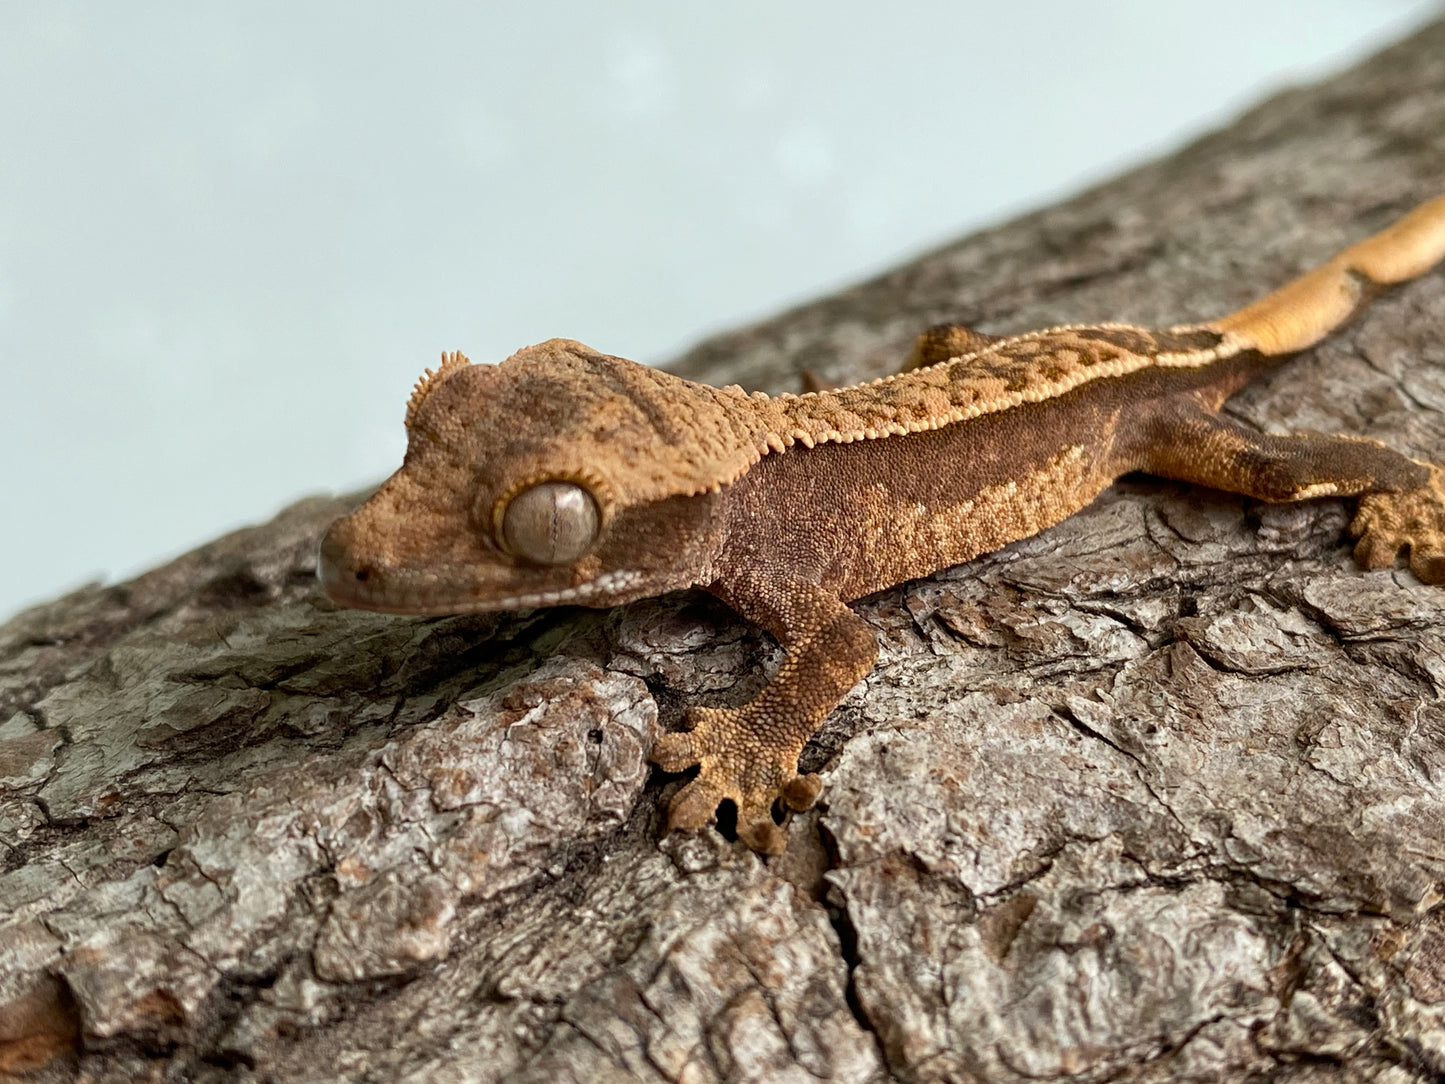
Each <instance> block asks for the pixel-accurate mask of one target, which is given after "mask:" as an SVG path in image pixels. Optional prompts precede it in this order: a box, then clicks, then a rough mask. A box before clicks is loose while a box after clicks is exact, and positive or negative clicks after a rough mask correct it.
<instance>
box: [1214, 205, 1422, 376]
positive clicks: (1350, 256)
mask: <svg viewBox="0 0 1445 1084" xmlns="http://www.w3.org/2000/svg"><path fill="white" fill-rule="evenodd" d="M1442 259H1445V196H1436V197H1435V198H1434V199H1432V200H1430V201H1429V202H1427V203H1423V204H1421V205H1420V206H1419V207H1417V208H1415V210H1413V211H1411V212H1410V213H1409V214H1408V215H1406V216H1405V217H1404V218H1402V219H1400V220H1399V221H1398V222H1396V223H1395V224H1394V225H1393V226H1390V227H1389V228H1388V229H1385V230H1382V231H1380V232H1379V233H1377V234H1375V235H1374V236H1372V237H1367V238H1365V239H1364V240H1363V241H1360V242H1358V243H1357V244H1354V245H1351V246H1350V247H1349V248H1347V249H1345V250H1344V251H1343V252H1341V253H1340V254H1339V255H1337V256H1336V257H1335V258H1334V259H1332V260H1330V261H1329V262H1328V263H1326V264H1323V265H1321V266H1320V267H1317V268H1315V269H1314V270H1313V271H1310V272H1308V273H1307V274H1304V275H1301V276H1300V277H1299V278H1297V279H1295V280H1294V281H1293V282H1290V283H1287V284H1286V285H1284V286H1282V287H1280V288H1279V289H1278V290H1276V291H1274V293H1272V294H1269V295H1268V296H1267V297H1263V298H1261V299H1260V300H1258V301H1256V302H1254V304H1252V305H1247V306H1246V307H1244V308H1242V309H1240V310H1239V311H1238V312H1233V313H1230V314H1229V315H1228V316H1225V317H1222V318H1220V319H1218V320H1213V321H1210V322H1209V323H1206V324H1203V325H1196V326H1203V327H1206V328H1209V329H1210V330H1212V331H1218V332H1220V333H1222V334H1224V335H1227V336H1229V337H1231V338H1233V339H1234V340H1235V341H1236V342H1238V343H1239V344H1240V345H1241V346H1243V347H1244V348H1245V349H1247V350H1254V351H1257V352H1258V353H1260V354H1264V355H1265V356H1266V357H1272V356H1277V355H1281V354H1293V353H1295V352H1296V351H1299V350H1304V349H1305V348H1307V347H1310V346H1313V345H1314V344H1315V343H1317V342H1319V341H1320V340H1321V339H1323V338H1324V337H1325V336H1326V335H1328V334H1329V333H1330V332H1332V331H1334V330H1335V329H1336V328H1338V327H1340V326H1341V325H1343V324H1344V323H1346V322H1347V321H1348V320H1349V319H1350V317H1351V316H1353V315H1354V314H1355V312H1356V311H1358V310H1359V309H1360V307H1361V306H1363V305H1364V304H1365V303H1366V302H1367V301H1369V300H1370V298H1371V297H1373V296H1374V295H1375V294H1376V293H1378V292H1379V291H1380V290H1381V289H1383V288H1384V287H1386V286H1391V285H1393V284H1395V283H1397V282H1404V281H1406V280H1407V279H1413V278H1417V277H1419V276H1420V275H1423V274H1424V273H1425V272H1426V271H1429V270H1430V269H1431V268H1432V267H1434V266H1435V265H1436V264H1437V263H1439V262H1440V261H1441V260H1442Z"/></svg>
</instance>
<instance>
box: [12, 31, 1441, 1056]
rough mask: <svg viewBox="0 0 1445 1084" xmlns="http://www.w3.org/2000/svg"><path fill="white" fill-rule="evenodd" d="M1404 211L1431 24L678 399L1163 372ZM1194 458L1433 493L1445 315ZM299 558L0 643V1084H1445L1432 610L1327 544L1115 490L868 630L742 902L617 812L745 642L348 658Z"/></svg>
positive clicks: (1338, 535)
mask: <svg viewBox="0 0 1445 1084" xmlns="http://www.w3.org/2000/svg"><path fill="white" fill-rule="evenodd" d="M923 183H946V179H942V180H940V179H938V178H933V179H929V180H927V181H926V182H923ZM1442 189H1445V22H1441V23H1436V24H1435V25H1433V26H1431V27H1430V28H1428V29H1427V30H1425V31H1424V32H1422V33H1421V34H1419V35H1418V36H1416V37H1415V38H1413V39H1412V40H1410V41H1408V42H1406V43H1404V44H1403V45H1400V46H1397V47H1395V48H1393V49H1391V50H1389V51H1387V52H1386V53H1384V54H1382V55H1381V56H1379V57H1377V58H1376V59H1374V60H1372V61H1370V62H1369V63H1367V64H1366V65H1364V66H1362V67H1361V68H1359V69H1358V70H1356V71H1353V72H1350V73H1348V74H1346V75H1343V76H1341V77H1339V78H1337V79H1334V80H1332V81H1330V82H1328V83H1325V84H1323V85H1320V86H1317V87H1313V88H1309V89H1305V90H1299V91H1293V92H1290V93H1287V94H1284V95H1282V96H1280V97H1279V98H1276V99H1275V100H1273V101H1271V102H1269V103H1267V104H1265V105H1264V106H1262V107H1260V108H1259V109H1257V110H1256V111H1254V112H1253V113H1251V114H1250V115H1248V116H1247V117H1245V118H1243V119H1242V120H1240V121H1239V122H1238V123H1237V124H1235V125H1234V126H1233V127H1232V128H1230V129H1229V130H1227V131H1225V132H1222V133H1220V134H1218V135H1215V136H1213V137H1210V138H1209V139H1206V140H1204V141H1203V142H1201V143H1199V144H1197V145H1195V146H1193V147H1190V148H1188V149H1187V150H1185V151H1183V152H1182V153H1180V154H1179V155H1177V156H1176V157H1174V158H1171V159H1168V160H1166V161H1162V162H1160V163H1157V164H1154V165H1151V166H1148V167H1146V168H1144V169H1141V170H1139V171H1137V172H1135V173H1132V174H1130V175H1128V176H1126V177H1124V178H1122V179H1120V180H1117V181H1114V182H1111V183H1110V184H1107V185H1104V186H1101V187H1100V188H1098V189H1095V190H1094V191H1091V192H1089V193H1086V194H1085V195H1083V196H1080V197H1079V198H1077V199H1075V200H1073V201H1071V202H1069V203H1067V204H1064V205H1062V206H1059V207H1055V208H1051V209H1049V210H1047V211H1043V212H1040V213H1038V214H1036V215H1033V216H1030V217H1028V218H1026V219H1023V220H1021V221H1018V222H1015V223H1011V224H1009V225H1007V226H1004V227H1002V228H1000V229H996V230H992V231H989V232H987V233H984V234H982V235H979V236H975V237H971V238H968V239H966V240H964V241H962V242H960V243H958V244H956V245H953V246H951V247H949V248H947V249H944V250H941V251H939V252H936V253H933V254H931V255H928V256H925V257H923V258H922V259H920V260H918V261H916V262H914V263H912V264H910V265H908V266H907V267H904V268H902V269H900V270H898V271H896V272H893V273H892V274H889V275H887V276H884V277H883V278H881V279H879V280H877V281H874V282H871V283H868V284H866V285H864V286H861V287H858V288H857V289H854V290H851V291H848V292H846V293H843V294H841V295H839V296H837V297H834V298H831V299H828V300H826V301H823V302H820V303H818V304H815V305H811V306H808V307H805V308H803V309H799V310H797V311H795V312H791V313H788V314H786V315H784V316H782V317H780V318H779V319H777V320H775V321H771V322H769V323H766V324H763V325H760V326H758V327H754V328H750V329H747V330H744V331H742V332H740V333H737V334H734V335H729V336H724V337H721V338H718V339H715V340H713V341H711V342H709V343H707V344H705V345H703V346H701V347H699V348H698V349H697V350H696V351H694V352H693V353H692V354H691V355H689V356H688V357H687V358H685V359H684V360H683V362H682V363H681V365H680V366H679V369H680V371H682V372H684V373H685V374H686V375H697V376H703V377H706V378H707V379H709V380H712V381H714V382H717V383H725V382H729V381H741V382H743V383H744V384H748V385H752V386H759V387H764V388H769V389H773V390H776V389H779V388H791V387H796V383H795V381H796V377H795V376H794V375H792V374H794V373H795V372H796V371H797V370H798V369H800V368H803V367H810V368H812V369H814V370H816V371H818V372H819V373H820V374H822V375H823V376H824V377H825V378H826V379H831V380H834V381H839V380H854V379H859V378H864V377H871V376H876V375H879V374H881V373H883V372H884V371H886V370H887V369H889V368H890V367H893V366H894V365H896V364H897V361H898V359H899V358H900V357H901V356H902V354H903V353H904V350H905V348H906V344H907V343H908V341H909V340H910V339H911V337H912V335H913V334H914V333H915V332H916V331H917V329H918V328H919V327H921V326H923V325H926V324H928V323H930V322H933V321H937V320H941V319H944V318H962V319H966V320H974V321H977V322H978V323H979V325H980V326H981V327H982V328H983V329H984V330H989V331H1004V330H1020V329H1023V328H1027V327H1030V326H1038V325H1042V324H1047V323H1053V322H1062V321H1067V320H1087V319H1115V318H1116V319H1128V320H1135V321H1140V322H1145V323H1156V324H1164V323H1171V322H1175V321H1178V320H1183V319H1190V318H1206V317H1210V316H1214V315H1217V314H1220V313H1223V312H1227V311H1229V310H1230V309H1231V308H1234V307H1236V306H1238V305H1239V304H1240V303H1242V302H1244V301H1247V300H1249V299H1250V298H1251V297H1253V296H1255V295H1256V294H1258V293H1260V292H1261V291H1262V290H1264V289H1266V288H1268V287H1270V286H1273V285H1276V284H1278V283H1280V282H1282V281H1284V280H1285V279H1287V278H1288V277H1289V276H1290V275H1292V274H1294V273H1296V272H1298V271H1300V270H1301V269H1303V268H1305V267H1307V266H1308V265H1310V264H1312V263H1314V262H1316V261H1318V260H1320V259H1322V258H1324V257H1326V256H1328V255H1329V254H1330V253H1331V252H1332V251H1333V250H1335V249H1336V248H1338V247H1340V246H1341V245H1342V244H1344V243H1346V242H1347V241H1349V240H1351V239H1353V238H1357V237H1359V236H1362V235H1363V234H1364V233H1366V232H1368V231H1369V230H1371V229H1375V228H1378V227H1380V226H1382V225H1384V224H1385V223H1386V222H1388V221H1389V220H1390V219H1391V218H1392V217H1393V216H1395V215H1397V214H1398V213H1400V212H1401V211H1403V210H1405V209H1407V208H1408V207H1409V206H1411V205H1412V204H1414V203H1415V202H1417V201H1418V200H1420V199H1422V198H1424V197H1426V196H1428V195H1432V194H1435V193H1437V192H1439V191H1441V190H1442ZM603 345H605V344H603ZM1231 409H1232V411H1233V413H1234V414H1235V415H1236V416H1237V417H1239V418H1242V419H1244V420H1246V421H1248V422H1250V423H1252V424H1255V425H1258V426H1261V427H1265V428H1268V429H1271V430H1284V429H1292V428H1311V429H1319V430H1325V431H1346V432H1356V433H1366V434H1369V435H1371V436H1376V437H1379V438H1381V439H1384V440H1387V441H1389V442H1391V443H1392V444H1394V445H1396V446H1397V447H1400V448H1402V449H1404V450H1406V451H1409V452H1411V453H1413V454H1416V455H1421V456H1430V457H1433V458H1435V459H1437V460H1441V459H1445V273H1441V272H1438V271H1437V272H1435V273H1434V274H1432V275H1430V276H1429V277H1427V278H1425V279H1423V280H1421V281H1418V282H1416V283H1413V284H1410V285H1409V286H1407V287H1406V288H1404V289H1402V290H1400V291H1398V292H1396V293H1394V294H1392V295H1391V296H1389V297H1387V298H1386V299H1384V300H1383V301H1381V302H1379V303H1378V304H1377V305H1376V306H1375V307H1374V308H1373V309H1372V310H1371V311H1370V312H1369V313H1368V314H1367V315H1366V317H1365V318H1364V319H1363V320H1362V321H1361V322H1360V323H1358V324H1357V325H1355V326H1354V327H1353V328H1352V329H1351V330H1349V331H1348V332H1346V333H1345V334H1343V335H1341V336H1339V337H1337V338H1335V339H1333V340H1331V341H1330V342H1328V343H1327V344H1326V345H1325V346H1323V347H1322V348H1320V349H1318V350H1315V351H1313V352H1312V353H1310V354H1308V355H1306V356H1305V357H1303V358H1301V359H1300V360H1298V361H1297V362H1295V363H1294V364H1293V365H1291V366H1289V367H1287V368H1286V369H1285V370H1283V371H1282V372H1281V373H1280V374H1279V375H1278V376H1277V377H1275V378H1274V379H1272V380H1271V381H1269V382H1267V383H1266V384H1264V385H1262V386H1259V387H1256V388H1253V389H1251V390H1249V391H1248V392H1246V393H1244V394H1243V395H1241V396H1240V397H1238V398H1237V399H1236V400H1235V401H1234V404H1233V406H1232V408H1231ZM343 507H344V502H342V501H338V500H312V501H306V502H303V503H301V504H299V505H297V506H295V507H294V508H292V509H290V510H288V511H287V512H285V513H283V514H282V515H281V516H280V517H278V518H277V519H276V520H275V521H273V522H272V523H270V524H267V525H265V526H262V527H258V528H255V529H253V530H248V531H243V532H240V533H238V534H236V535H232V536H230V537H227V538H224V539H221V540H220V541H218V542H216V543H214V544H212V545H210V546H207V547H205V548H203V549H201V550H198V551H196V552H195V553H192V554H190V555H188V556H186V557H184V558H182V559H180V560H179V561H176V562H174V563H173V564H171V565H168V566H166V567H164V568H161V569H158V570H157V571H155V572H152V573H149V574H148V575H145V576H142V577H141V578H139V579H138V580H135V581H133V582H131V583H128V584H123V585H120V586H115V587H105V588H100V587H97V588H89V589H86V590H82V591H80V592H77V593H75V594H73V595H71V596H69V597H67V598H64V599H61V600H59V601H57V602H54V603H52V604H49V605H46V606H42V607H38V608H36V609H33V610H31V611H29V612H27V613H25V614H22V615H20V616H19V617H17V618H16V619H14V620H13V621H11V622H10V623H9V624H8V625H6V626H4V627H3V628H0V870H3V871H4V872H3V874H0V1075H3V1074H4V1073H6V1072H12V1073H13V1072H20V1071H26V1070H27V1069H29V1072H30V1078H31V1079H34V1080H40V1081H61V1080H71V1079H77V1078H78V1079H83V1080H86V1081H96V1082H100V1081H107V1082H108V1081H117V1082H119V1081H133V1080H166V1081H181V1080H185V1081H192V1080H194V1081H222V1080H237V1081H258V1082H259V1081H278V1082H282V1081H284V1082H302V1081H329V1080H336V1079H348V1080H351V1079H355V1080H366V1081H391V1080H404V1081H438V1082H453V1081H455V1082H461V1081H502V1080H506V1081H537V1082H542V1081H579V1082H583V1081H585V1082H611V1081H648V1082H660V1081H687V1082H704V1081H712V1080H748V1081H752V1080H758V1081H788V1082H791V1081H798V1082H803V1081H811V1082H816V1081H848V1082H854V1081H893V1080H896V1081H1022V1080H1031V1079H1037V1078H1040V1077H1046V1078H1049V1079H1065V1080H1078V1081H1098V1080H1105V1079H1110V1080H1116V1079H1123V1080H1131V1081H1163V1080H1245V1079H1269V1080H1277V1081H1292V1082H1304V1081H1324V1080H1369V1081H1381V1082H1391V1084H1395V1082H1401V1084H1403V1082H1405V1081H1416V1080H1419V1081H1424V1080H1433V1079H1438V1078H1439V1077H1440V1075H1441V1074H1445V902H1442V900H1445V709H1442V702H1441V696H1442V693H1445V592H1442V591H1439V590H1432V589H1427V588H1423V587H1421V586H1419V585H1418V584H1417V583H1415V582H1414V580H1413V579H1412V577H1410V575H1409V574H1408V573H1404V572H1396V573H1375V574H1367V573H1363V572H1361V571H1359V570H1358V569H1357V568H1355V567H1354V565H1353V564H1352V563H1351V561H1350V559H1349V556H1348V548H1347V544H1346V540H1345V538H1344V526H1345V523H1346V513H1345V509H1344V506H1343V505H1342V504H1341V503H1339V502H1336V501H1321V502H1318V503H1314V504H1309V505H1305V506H1299V507H1271V506H1264V505H1259V504H1254V503H1251V502H1247V501H1242V500H1239V499H1236V498H1231V497H1225V496H1221V495H1218V494H1214V493H1210V492H1207V491H1203V490H1198V489H1191V488H1188V487H1184V486H1179V485H1172V484H1168V483H1163V482H1157V481H1153V480H1146V479H1141V480H1131V481H1128V482H1126V483H1124V484H1122V485H1120V486H1118V487H1116V488H1114V489H1113V490H1111V491H1109V492H1108V493H1107V494H1106V495H1105V496H1104V497H1103V498H1101V499H1100V500H1099V501H1098V502H1096V504H1095V505H1093V506H1092V507H1091V508H1090V509H1088V510H1087V511H1086V512H1084V513H1083V514H1081V515H1079V516H1077V517H1075V518H1074V519H1072V520H1070V521H1068V522H1067V523H1065V524H1063V525H1062V526H1061V527H1059V528H1056V529H1053V530H1051V531H1049V532H1047V533H1046V534H1045V535H1043V536H1041V537H1038V538H1036V539H1033V540H1030V541H1028V542H1025V543H1023V544H1019V545H1014V546H1011V547H1009V548H1008V549H1007V550H1006V551H1004V552H1002V553H999V554H996V555H994V556H992V557H989V558H985V559H983V560H980V561H976V562H974V563H973V564H971V565H968V566H966V567H962V568H958V569H954V570H952V571H951V572H949V573H946V574H944V575H942V576H939V577H937V578H935V579H932V580H928V581H923V582H918V583H913V584H910V585H907V586H905V587H902V588H898V589H895V590H891V591H888V592H885V593H884V594H882V595H879V596H876V597H874V598H872V599H870V600H867V601H865V603H863V604H862V606H861V607H860V609H861V612H862V613H863V614H864V615H865V616H866V617H867V618H868V620H869V621H870V622H871V623H872V624H873V625H874V627H875V628H876V629H877V630H878V632H879V635H880V640H881V642H882V645H883V655H882V659H881V662H880V665H879V667H878V669H877V670H876V671H875V672H874V673H873V674H872V675H871V676H870V678H869V679H868V681H867V682H866V685H865V686H863V687H860V688H859V689H858V690H856V691H855V692H854V693H853V695H852V696H850V698H849V699H848V700H847V702H846V703H845V704H844V706H843V707H842V708H841V709H840V710H839V711H838V712H837V713H835V715H834V717H833V719H832V720H831V721H830V723H829V724H828V726H827V727H826V728H825V730H824V731H823V733H822V735H821V736H820V740H818V741H817V742H815V743H814V745H813V746H811V747H810V750H809V752H808V754H806V758H805V767H807V768H810V769H820V768H821V769H825V770H826V771H827V772H828V790H827V792H826V804H825V806H824V807H823V808H821V809H819V810H818V811H816V812H814V813H812V814H810V815H808V816H806V817H802V818H799V819H798V820H796V821H795V822H794V824H793V826H792V828H791V841H790V848H789V851H788V853H787V855H786V856H785V857H784V858H783V859H781V860H775V861H772V862H762V861H760V860H759V859H758V858H757V857H756V856H754V855H752V854H750V853H748V852H747V851H746V850H744V849H743V848H742V847H741V846H739V845H737V844H735V843H730V842H728V841H727V840H725V839H723V838H722V837H721V836H718V835H716V834H713V833H704V834H701V835H696V836H691V837H672V838H666V839H661V840H660V838H659V837H660V834H661V833H660V827H661V825H660V809H661V801H662V799H663V798H664V797H665V795H666V794H667V793H669V792H670V789H671V788H673V787H676V786H677V780H676V779H668V778H663V777H660V776H658V775H657V774H656V773H652V774H650V773H649V771H648V769H647V767H646V762H645V756H646V753H647V750H648V748H649V747H650V745H651V743H652V741H653V740H654V738H655V737H656V735H657V734H658V733H659V732H660V729H661V728H664V727H666V726H668V725H671V724H674V723H675V722H676V721H677V717H678V713H679V710H680V704H681V702H682V701H684V700H686V701H690V702H695V701H697V700H698V699H700V698H702V699H706V698H708V697H712V698H715V702H716V701H731V702H737V701H739V700H741V699H743V698H744V697H745V696H746V694H747V693H748V692H749V691H750V690H751V689H752V688H753V687H755V686H756V684H757V683H758V681H759V670H758V667H759V666H760V665H766V664H768V663H769V662H770V661H773V660H775V659H776V656H777V651H776V648H775V647H774V645H772V644H771V643H770V642H768V641H767V640H766V638H764V637H762V636H761V635H760V634H756V633H754V632H752V631H750V630H748V629H747V628H745V627H744V626H743V625H742V624H741V623H739V622H737V621H736V620H734V619H733V618H732V617H731V616H730V615H729V613H728V612H727V611H726V610H725V609H723V608H722V607H721V606H719V605H718V604H716V603H713V602H710V601H709V600H707V599H706V598H703V597H701V596H686V597H680V598H669V599H663V600H658V601H653V602H647V603H642V604H638V605H634V606H630V607H626V608H624V609H620V610H617V611H613V612H589V611H578V610H570V611H568V610H562V611H552V612H544V613H539V614H535V615H525V614H524V615H513V616H505V617H495V618H493V617H486V618H460V619H450V620H409V619H399V618H388V617H383V616H377V615H370V614H366V613H360V612H350V611H338V610H335V609H333V608H331V607H330V606H328V605H326V604H324V603H323V602H322V601H320V598H319V595H318V593H317V591H316V589H315V586H314V584H313V581H312V569H313V552H314V546H315V541H316V538H317V536H318V534H319V532H320V530H321V529H322V527H323V526H324V524H325V523H326V522H327V520H328V519H329V518H330V517H331V516H333V515H335V514H336V513H337V512H338V511H339V510H340V509H342V508H343ZM36 1066H39V1068H32V1067H36Z"/></svg>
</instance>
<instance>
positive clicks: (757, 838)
mask: <svg viewBox="0 0 1445 1084" xmlns="http://www.w3.org/2000/svg"><path fill="white" fill-rule="evenodd" d="M738 838H739V839H741V840H742V841H743V842H744V843H746V844H747V845H748V848H749V849H750V850H753V851H756V852H757V853H758V854H782V853H783V851H785V850H786V849H787V846H788V837H787V836H786V835H785V834H784V833H783V830H782V829H781V828H779V827H778V826H777V825H776V824H774V823H773V818H772V816H771V815H770V814H768V813H767V812H766V811H764V814H763V816H761V817H759V818H758V819H756V820H752V821H748V822H746V823H745V822H744V821H743V818H742V815H741V814H739V816H738Z"/></svg>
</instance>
